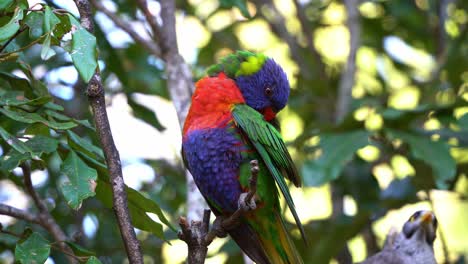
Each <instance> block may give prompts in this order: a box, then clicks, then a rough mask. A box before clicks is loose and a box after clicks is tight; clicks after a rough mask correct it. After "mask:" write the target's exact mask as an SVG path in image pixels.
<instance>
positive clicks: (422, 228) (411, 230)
mask: <svg viewBox="0 0 468 264" xmlns="http://www.w3.org/2000/svg"><path fill="white" fill-rule="evenodd" d="M436 231H437V218H436V217H435V215H434V213H433V212H431V211H417V212H415V213H414V214H413V215H412V216H411V217H410V218H409V219H408V221H406V223H405V224H404V225H403V234H404V235H405V237H406V238H407V239H418V240H423V241H424V242H426V243H427V244H429V245H430V246H431V247H432V245H433V244H434V240H435V238H436Z"/></svg>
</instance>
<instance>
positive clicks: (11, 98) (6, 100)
mask: <svg viewBox="0 0 468 264" xmlns="http://www.w3.org/2000/svg"><path fill="white" fill-rule="evenodd" d="M50 100H52V97H51V96H41V97H37V98H35V99H33V100H29V99H28V98H26V97H24V96H23V94H22V93H21V92H18V91H8V92H6V93H4V94H2V95H1V96H0V106H1V105H10V106H20V105H32V106H40V105H43V104H46V103H47V102H50Z"/></svg>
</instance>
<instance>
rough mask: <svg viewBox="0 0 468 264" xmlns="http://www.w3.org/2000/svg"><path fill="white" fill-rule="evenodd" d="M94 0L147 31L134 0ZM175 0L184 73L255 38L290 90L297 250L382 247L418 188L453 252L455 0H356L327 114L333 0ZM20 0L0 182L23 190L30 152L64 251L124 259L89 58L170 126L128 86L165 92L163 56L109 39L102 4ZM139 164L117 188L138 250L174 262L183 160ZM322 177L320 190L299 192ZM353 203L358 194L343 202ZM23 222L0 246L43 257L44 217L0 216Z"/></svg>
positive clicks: (461, 44) (1, 88) (462, 93)
mask: <svg viewBox="0 0 468 264" xmlns="http://www.w3.org/2000/svg"><path fill="white" fill-rule="evenodd" d="M103 2H105V6H108V7H110V8H112V9H113V10H115V13H116V14H117V15H118V16H119V17H121V18H122V19H125V20H128V21H132V23H134V24H135V25H138V26H141V28H142V29H143V30H142V31H141V32H142V33H141V34H142V35H145V34H146V33H145V32H144V31H145V30H144V23H142V22H141V20H142V18H141V16H140V15H139V11H138V8H137V6H136V4H135V3H134V1H124V0H115V1H103ZM176 2H177V8H178V9H177V13H176V17H177V23H178V24H177V29H178V31H179V32H178V38H179V39H178V41H179V43H178V44H179V49H180V52H181V53H182V55H184V56H185V58H186V59H187V60H188V62H189V63H190V65H191V68H192V70H193V74H194V76H195V78H194V81H196V79H198V78H200V77H202V76H203V75H204V70H205V69H206V68H208V67H209V66H210V65H212V64H214V63H216V62H217V60H218V59H219V58H220V57H222V56H224V55H226V54H228V53H229V52H232V51H235V50H238V49H248V50H250V51H254V52H263V53H265V54H266V55H268V56H271V57H273V58H274V59H275V60H277V61H278V62H279V63H280V64H281V65H283V67H284V68H285V70H286V72H287V73H288V77H289V78H290V81H291V85H292V91H291V96H290V101H289V105H288V107H287V109H285V110H284V113H282V114H280V116H279V117H280V119H281V121H282V134H283V135H284V137H285V139H286V141H287V143H288V147H289V149H290V151H291V153H292V155H293V159H294V161H295V163H296V164H297V166H298V167H299V168H300V170H301V172H302V176H303V178H304V182H305V184H306V187H304V189H303V190H300V191H299V192H303V193H304V194H303V195H298V196H300V197H298V198H297V199H298V200H300V201H299V202H298V208H299V209H298V210H302V211H303V212H302V213H301V212H299V215H300V216H301V215H307V216H308V217H303V220H304V222H305V228H306V232H307V234H308V236H309V237H310V239H309V241H311V244H310V245H309V246H308V247H307V248H306V247H305V245H303V244H302V243H301V242H300V240H299V238H298V236H295V238H297V241H296V242H297V246H298V248H299V250H300V252H301V254H302V255H303V257H304V260H305V263H328V262H330V260H332V259H333V258H335V257H336V256H337V255H338V254H339V252H340V251H341V249H342V248H343V247H344V246H345V245H348V246H349V247H350V248H351V253H352V256H353V257H355V259H354V260H355V261H359V260H362V259H363V258H364V257H365V256H366V254H365V253H360V252H362V251H366V248H367V253H368V254H371V253H373V250H375V248H374V249H372V248H371V247H370V244H372V243H377V244H380V245H381V242H382V239H383V236H384V233H382V228H381V227H380V225H381V223H382V221H381V220H383V221H385V219H395V218H387V217H390V216H389V215H391V214H392V212H400V213H405V211H394V210H395V209H399V208H402V207H405V206H406V208H409V207H408V205H411V204H415V203H419V204H421V203H420V202H421V201H427V198H428V197H427V194H429V195H430V196H431V197H437V198H436V199H435V201H434V208H433V209H434V210H435V209H437V208H442V209H440V212H441V213H440V214H438V213H439V212H438V211H437V210H436V215H437V216H438V217H439V218H440V219H439V220H440V222H441V229H443V231H445V232H446V233H445V235H444V237H445V240H446V241H445V243H446V245H448V252H447V254H448V255H447V256H444V253H443V249H442V248H441V247H440V246H437V245H438V244H437V243H439V244H440V243H441V242H440V239H438V240H437V241H439V242H436V255H437V257H438V259H439V260H440V261H447V262H450V263H464V256H466V254H468V244H467V242H466V241H463V239H460V237H462V238H463V237H466V235H468V230H467V229H466V227H463V225H464V222H463V221H464V220H463V219H466V217H468V214H467V211H466V209H468V205H467V202H466V196H467V195H468V181H467V177H468V158H467V157H468V103H467V101H468V71H467V70H468V38H467V30H468V13H467V10H468V6H467V3H466V1H461V0H458V1H443V0H441V1H435V0H396V1H385V0H379V1H361V3H360V4H359V7H358V10H359V18H358V20H357V21H354V23H358V26H359V27H360V30H361V33H360V37H359V47H358V49H357V54H356V62H355V63H356V66H357V69H356V73H355V75H354V77H355V80H354V85H353V89H352V98H349V100H350V109H349V111H348V114H347V115H346V116H345V117H344V118H343V120H342V121H340V122H338V123H337V122H336V121H335V120H336V108H337V104H338V103H337V102H338V96H339V91H338V87H339V84H340V82H341V81H342V79H341V78H342V77H341V73H342V72H343V69H344V65H345V63H346V58H347V55H348V53H349V52H350V51H349V49H350V48H349V43H348V42H349V31H348V30H347V27H346V8H345V6H344V4H343V3H342V2H341V1H333V0H321V1H316V0H311V1H274V2H272V1H268V0H261V1H240V0H237V1H227V0H222V1H221V0H220V1H216V0H188V1H176ZM151 3H152V4H154V5H151V6H152V7H156V6H159V4H157V3H156V2H151ZM28 7H29V5H28V4H27V1H13V0H12V1H6V2H2V3H1V4H0V14H1V18H0V137H1V140H0V146H1V149H2V151H1V153H2V154H1V157H0V180H1V182H6V181H8V182H11V183H12V184H14V185H16V186H17V187H18V188H19V189H23V188H24V186H23V183H22V177H21V173H17V172H15V171H13V169H15V168H16V167H18V165H19V164H21V163H24V162H26V161H28V162H29V163H30V164H31V166H32V169H33V170H43V171H46V172H47V175H48V178H47V181H46V182H45V184H43V185H41V186H37V188H36V189H37V191H38V192H39V194H40V195H41V197H43V198H45V199H46V200H53V201H54V202H53V203H52V204H51V206H50V207H51V208H50V210H51V214H52V215H53V216H54V218H55V219H56V221H57V222H58V224H59V225H60V226H61V227H62V229H63V230H65V231H66V233H67V234H68V235H69V236H70V237H73V241H70V243H73V245H74V246H71V248H72V249H73V250H74V252H75V254H77V255H80V254H83V252H84V255H85V256H91V255H93V254H94V253H93V252H95V254H96V255H97V256H98V257H99V259H100V260H101V262H102V263H120V262H121V261H122V259H123V258H124V255H125V251H124V249H123V244H122V242H121V240H120V234H119V231H118V228H117V224H116V221H115V219H114V215H113V213H112V210H111V208H112V196H111V189H110V186H109V183H108V175H107V170H106V167H105V165H104V159H103V154H102V151H101V150H100V148H99V147H98V143H97V138H96V133H95V130H94V127H93V125H91V124H90V122H89V120H91V118H90V117H91V113H90V111H89V108H88V105H87V101H86V96H85V94H84V90H85V82H87V81H89V79H90V78H91V75H92V73H93V72H94V70H95V68H96V67H97V66H98V63H99V64H100V71H101V75H102V81H103V83H104V84H105V86H106V89H107V90H106V94H107V98H108V99H109V100H110V101H112V99H113V98H114V97H116V96H117V95H124V96H125V98H126V99H127V103H128V107H129V109H131V112H132V114H133V115H134V117H135V118H137V119H140V120H142V121H144V122H145V123H147V124H149V125H151V126H152V127H153V128H154V129H156V130H158V131H164V130H165V129H166V127H167V124H165V123H164V122H161V120H162V118H160V117H161V116H162V115H165V113H163V112H156V113H155V112H154V111H153V110H152V109H150V108H149V107H148V106H147V105H145V104H143V103H142V102H140V101H139V100H137V99H136V98H137V95H141V94H144V95H151V96H158V97H161V98H164V99H167V100H170V98H169V93H168V90H167V89H168V88H167V87H166V76H165V75H164V62H163V61H162V60H161V59H160V58H156V57H154V55H151V54H150V53H149V52H148V51H147V50H145V48H144V47H143V46H141V45H140V44H139V43H135V42H133V41H131V40H127V38H126V37H125V36H123V34H122V33H121V34H120V35H118V36H119V39H117V40H116V39H115V37H112V32H113V31H117V28H115V26H114V25H113V24H112V23H111V22H110V21H108V20H105V19H103V18H102V16H104V15H103V14H102V13H98V14H96V28H95V35H94V36H93V35H91V34H90V33H89V32H87V31H86V30H84V29H83V28H82V27H81V26H80V25H79V23H78V22H77V21H78V20H77V19H76V18H74V17H73V16H72V15H70V14H69V13H68V12H66V11H64V10H63V9H61V7H62V6H61V3H60V1H46V4H44V5H41V6H39V7H40V8H39V9H37V8H36V10H35V11H30V10H27V8H28ZM36 7H37V6H36ZM99 17H101V18H99ZM70 31H71V32H72V33H71V36H70V34H69V32H70ZM174 45H175V43H174ZM97 51H99V52H98V53H97ZM97 59H99V61H98V60H97ZM72 65H73V66H74V67H75V68H76V70H77V72H78V73H79V75H80V76H81V77H80V78H81V79H79V80H78V79H77V80H75V82H73V83H67V82H66V81H65V78H58V79H59V81H53V77H54V74H55V76H56V75H57V73H56V72H54V71H56V70H60V69H63V68H67V67H68V68H69V67H70V66H72ZM57 85H58V87H59V88H57V89H58V90H59V92H57V89H56V88H54V86H57ZM64 87H65V88H68V89H69V90H71V91H72V95H73V96H71V97H70V98H65V97H64V96H63V95H62V94H61V93H60V89H65V88H64ZM174 118H175V117H174ZM128 137H129V138H130V139H131V138H132V134H131V133H129V134H128ZM147 140H151V138H148V139H147ZM167 151H168V152H169V150H167ZM124 162H125V161H124ZM142 162H143V163H144V164H147V165H149V166H151V167H152V168H153V170H154V172H155V175H156V178H155V180H154V181H153V182H151V183H144V184H143V185H142V186H141V188H140V189H139V190H134V189H131V188H129V189H128V198H129V207H130V211H131V214H132V217H133V224H134V225H135V227H136V228H138V229H140V230H141V232H139V233H138V237H139V239H140V241H141V242H142V249H143V252H144V254H145V259H146V260H148V263H161V262H163V261H165V262H166V263H174V262H176V261H178V260H181V259H182V258H183V257H184V256H182V255H181V254H180V252H178V251H177V250H181V249H182V248H184V245H183V243H182V242H181V241H177V236H176V232H175V229H174V227H172V226H174V225H175V223H176V219H177V218H178V217H179V216H180V215H184V212H185V209H186V208H185V197H186V188H185V178H184V168H183V166H182V163H181V161H180V160H177V161H175V162H174V161H173V160H163V159H161V160H149V159H146V160H143V161H142ZM96 174H97V178H96V177H95V175H96ZM63 175H66V177H68V178H64V176H63ZM134 177H138V175H134ZM95 184H97V187H96V189H95V190H94V189H93V188H94V187H93V186H95ZM331 184H332V185H333V186H334V187H333V188H334V189H335V190H338V192H339V193H340V194H341V195H342V197H344V199H345V210H344V212H343V214H339V215H337V216H334V217H332V216H331V201H330V199H331V198H330V188H329V186H330V185H331ZM3 186H4V185H0V191H1V193H3V192H4V190H3V189H4V188H5V192H7V190H6V187H3ZM318 186H322V187H318ZM319 190H322V191H320V195H318V196H319V197H320V198H319V199H317V198H314V199H309V198H308V197H310V196H307V195H306V194H316V193H318V192H319ZM323 190H324V191H323ZM434 190H444V191H434ZM294 193H297V192H293V194H294ZM90 196H91V198H88V197H90ZM312 196H313V195H312ZM314 197H317V196H314ZM444 197H445V198H444ZM447 197H451V198H447ZM453 197H455V198H453ZM86 198H88V199H86ZM444 199H445V200H444ZM350 201H351V202H350ZM0 202H2V197H1V195H0ZM349 204H354V207H355V208H354V209H349ZM301 205H303V206H301ZM29 206H30V210H29V211H31V212H36V209H35V208H34V206H33V205H32V204H30V205H29ZM70 206H71V207H70ZM425 206H427V205H425ZM317 207H320V208H317ZM351 207H352V206H351ZM411 208H413V207H411ZM453 208H455V209H453ZM459 208H460V210H458V209H459ZM319 209H320V210H319ZM321 209H323V210H321ZM457 210H458V211H459V212H457ZM307 211H310V212H307ZM316 211H317V212H318V211H320V213H314V212H316ZM454 211H455V212H457V213H453V212H454ZM148 213H152V214H154V215H156V217H153V216H149V215H148ZM444 214H447V215H450V216H451V218H450V219H448V218H447V217H444ZM85 216H88V217H91V219H93V221H94V222H95V223H96V224H97V231H96V234H95V235H94V236H91V237H89V236H86V235H83V220H84V218H85ZM407 216H409V215H407ZM407 216H406V215H403V216H402V217H403V219H405V218H406V217H407ZM166 217H167V218H166ZM304 218H305V219H304ZM154 219H156V220H154ZM400 219H401V217H400ZM289 220H290V219H289V218H288V221H289ZM289 224H290V223H288V225H289ZM392 224H394V225H400V226H401V225H402V224H403V223H392ZM26 227H32V228H33V229H34V230H35V232H34V233H29V234H27V236H26V237H25V238H23V239H22V240H18V239H12V238H11V237H9V236H8V235H5V236H3V235H2V236H0V252H2V251H3V252H7V251H10V252H15V254H17V255H16V257H17V258H18V260H20V261H22V260H26V259H27V258H28V257H30V256H28V255H27V252H26V253H25V252H24V250H21V249H22V248H25V247H26V248H27V249H29V250H31V252H33V251H32V250H36V249H37V250H40V254H41V257H42V255H44V254H45V255H48V254H49V252H48V251H49V250H50V247H47V245H49V244H48V243H49V242H48V241H52V239H51V238H50V236H49V235H48V234H46V233H45V232H44V230H42V229H40V228H38V227H36V226H31V225H30V224H29V223H25V222H23V221H16V222H13V223H12V224H11V225H8V226H6V227H5V228H6V229H7V230H8V231H11V232H14V233H17V234H22V233H23V231H24V230H25V228H26ZM291 228H293V225H292V224H291ZM366 228H367V229H369V228H371V230H373V231H374V232H375V233H377V238H375V237H374V238H371V239H369V238H365V241H364V245H361V246H356V245H357V242H356V241H357V240H356V239H358V238H364V236H362V233H361V232H363V230H365V229H366ZM456 228H459V229H460V230H458V233H457V232H456ZM26 230H29V229H27V228H26ZM454 230H455V231H454ZM296 231H297V230H293V234H296V233H297V232H296ZM383 232H386V230H384V231H383ZM75 234H79V235H75ZM46 238H47V239H46ZM376 239H377V240H376ZM166 241H171V243H172V245H173V246H169V245H168V244H167V243H166ZM15 248H16V250H15ZM171 248H172V249H171ZM46 249H47V252H46ZM90 250H91V251H90ZM171 252H178V254H171ZM46 253H47V254H46ZM15 254H13V255H15ZM50 254H51V255H50V256H51V257H52V258H53V259H54V261H55V263H62V262H64V261H66V259H65V257H64V255H63V254H62V253H61V252H60V251H57V250H54V248H52V249H51V251H50ZM176 255H180V256H176ZM0 256H6V255H0ZM210 256H212V257H213V258H212V261H213V262H216V263H217V261H225V262H226V263H240V262H242V255H241V253H240V251H239V249H238V248H237V246H236V245H235V244H234V243H233V242H232V241H229V240H228V239H218V240H216V241H215V244H213V245H211V246H210ZM445 257H448V259H445ZM96 261H97V260H96V259H95V258H90V259H89V260H88V262H89V263H97V262H96ZM151 261H152V262H151ZM456 261H458V262H456ZM26 262H27V261H26Z"/></svg>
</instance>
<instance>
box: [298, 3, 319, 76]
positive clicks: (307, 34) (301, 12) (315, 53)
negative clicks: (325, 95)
mask: <svg viewBox="0 0 468 264" xmlns="http://www.w3.org/2000/svg"><path fill="white" fill-rule="evenodd" d="M293 2H294V6H295V7H296V13H297V18H298V20H299V23H300V24H301V30H302V34H303V35H304V37H305V38H306V41H307V47H308V48H309V52H310V53H311V54H312V56H314V58H315V60H316V63H317V65H318V72H319V74H320V78H322V79H326V78H327V74H326V72H325V65H324V64H323V62H322V58H321V57H320V54H319V53H318V51H317V49H316V48H315V46H314V40H313V38H312V35H313V28H310V27H308V24H310V23H308V21H307V16H306V14H305V12H304V11H305V8H304V7H303V6H301V4H300V3H299V0H294V1H293ZM308 31H309V32H308Z"/></svg>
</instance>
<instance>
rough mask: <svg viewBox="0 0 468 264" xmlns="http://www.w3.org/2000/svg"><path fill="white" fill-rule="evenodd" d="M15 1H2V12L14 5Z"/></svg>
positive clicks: (0, 5)
mask: <svg viewBox="0 0 468 264" xmlns="http://www.w3.org/2000/svg"><path fill="white" fill-rule="evenodd" d="M13 1H14V0H3V1H0V11H1V10H4V9H6V8H7V7H9V6H10V5H11V3H13Z"/></svg>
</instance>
